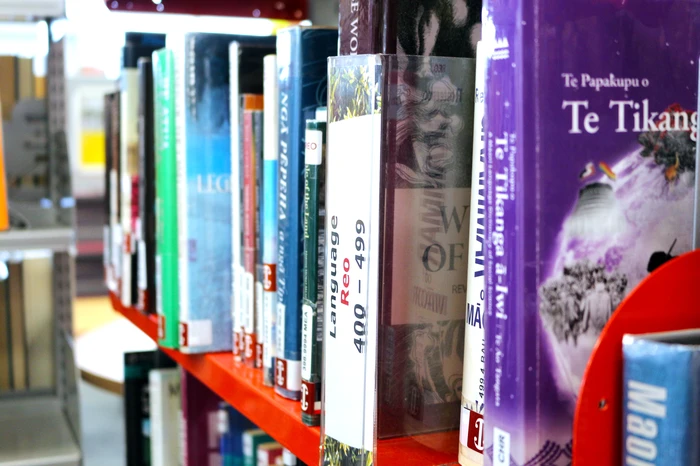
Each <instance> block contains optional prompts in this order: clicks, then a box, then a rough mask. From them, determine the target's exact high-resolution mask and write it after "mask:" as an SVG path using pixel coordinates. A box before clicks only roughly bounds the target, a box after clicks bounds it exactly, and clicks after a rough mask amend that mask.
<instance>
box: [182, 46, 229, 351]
mask: <svg viewBox="0 0 700 466" xmlns="http://www.w3.org/2000/svg"><path fill="white" fill-rule="evenodd" d="M227 40H229V36H221V35H216V34H187V35H186V36H185V42H186V44H185V47H186V49H185V71H186V74H185V79H186V83H185V96H186V99H185V120H186V121H185V131H186V132H187V144H186V146H185V148H184V149H185V151H186V154H185V158H186V176H187V179H186V183H185V184H186V185H187V187H188V188H187V191H188V192H187V198H186V199H185V201H186V202H187V212H186V213H185V212H182V210H181V211H180V213H182V215H183V216H187V217H188V220H187V225H186V226H185V227H184V234H185V235H186V244H185V245H182V244H181V245H180V246H181V248H184V249H185V252H184V253H183V251H182V249H180V251H179V252H180V257H181V259H184V261H186V262H187V263H188V268H189V271H188V272H187V273H188V280H187V281H186V282H185V284H186V286H187V287H188V293H187V296H186V297H187V299H188V302H187V307H188V309H186V310H185V316H183V315H182V314H181V316H180V317H181V318H180V328H181V331H180V335H181V342H180V348H181V350H182V351H183V352H186V353H206V352H213V351H230V350H231V349H232V338H231V336H232V335H231V328H232V323H231V311H230V308H229V304H230V297H231V267H232V265H231V256H232V253H231V241H230V240H231V235H232V233H231V210H232V208H231V190H230V178H231V154H230V151H231V148H230V144H231V142H230V138H231V135H230V128H229V125H230V120H229V102H228V97H229V93H230V89H229V78H228V73H225V72H224V70H222V69H221V68H222V67H223V66H226V70H228V66H229V63H228V45H229V44H228V42H227ZM190 155H192V156H190ZM180 234H183V231H180ZM180 292H181V293H182V294H184V293H183V290H182V289H181V290H180ZM182 294H181V296H182ZM181 311H182V308H181Z"/></svg>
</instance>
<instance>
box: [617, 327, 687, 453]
mask: <svg viewBox="0 0 700 466" xmlns="http://www.w3.org/2000/svg"><path fill="white" fill-rule="evenodd" d="M622 352H623V357H624V382H623V388H622V391H623V415H622V421H623V422H622V425H623V436H622V438H623V447H622V452H623V453H622V455H623V463H624V464H626V465H639V466H647V465H651V464H663V465H664V466H667V465H668V466H676V465H677V466H681V465H687V464H700V445H699V444H698V441H697V439H698V436H699V435H700V419H698V416H697V415H695V414H693V415H689V413H696V412H697V406H698V403H700V332H699V331H698V330H697V329H694V330H685V331H680V332H666V333H655V334H647V335H625V336H624V338H623V340H622Z"/></svg>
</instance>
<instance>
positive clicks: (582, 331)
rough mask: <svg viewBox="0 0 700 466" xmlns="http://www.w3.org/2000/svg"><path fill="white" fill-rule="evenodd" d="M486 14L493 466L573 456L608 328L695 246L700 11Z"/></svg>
mask: <svg viewBox="0 0 700 466" xmlns="http://www.w3.org/2000/svg"><path fill="white" fill-rule="evenodd" d="M484 14H485V15H487V16H485V19H486V21H485V23H484V31H488V34H489V35H487V36H486V37H485V41H486V42H487V43H489V44H490V49H489V50H488V52H489V56H490V60H489V63H488V70H487V81H486V87H487V89H488V90H489V92H488V93H487V94H486V104H485V105H486V129H485V134H486V151H485V167H486V172H485V179H484V186H485V189H486V224H485V227H486V228H485V229H486V237H487V238H489V239H490V240H489V241H488V243H487V244H488V247H487V260H486V275H485V281H486V284H487V285H486V302H485V306H486V310H487V322H489V325H487V327H486V356H487V358H486V370H487V373H486V408H485V416H486V417H485V421H486V425H487V426H488V428H487V430H486V441H485V455H484V456H485V463H486V464H496V465H501V464H504V463H503V460H502V459H501V458H508V457H510V458H511V460H510V461H511V462H512V463H514V464H527V463H528V462H536V461H540V460H539V459H540V458H543V457H546V458H550V457H555V456H558V457H560V458H561V460H560V461H570V458H571V448H572V432H571V428H572V421H573V413H574V409H575V406H576V400H577V397H578V393H579V389H580V386H581V381H582V377H583V374H584V371H585V368H586V365H587V363H588V360H589V358H590V355H591V351H592V350H593V348H594V346H595V344H596V341H597V340H598V337H599V335H600V334H601V331H602V330H603V328H604V327H605V326H606V323H607V322H608V320H609V319H610V317H611V316H612V314H613V313H614V312H615V309H616V308H617V306H618V305H619V304H620V302H621V301H622V300H623V299H624V297H625V296H626V295H627V294H628V293H629V292H630V291H631V290H633V289H634V288H635V286H637V284H638V283H639V282H640V281H641V280H642V279H643V278H645V277H646V276H648V275H649V273H651V272H653V271H654V270H655V269H657V268H658V267H659V266H660V265H662V264H663V263H665V262H667V261H668V260H670V259H671V258H672V257H673V256H675V255H678V254H682V253H684V252H686V251H688V250H690V248H691V240H692V222H693V205H694V200H695V165H696V156H695V149H696V140H697V113H696V111H695V110H696V106H697V101H698V98H697V81H698V79H697V78H698V66H697V59H698V57H697V50H698V47H700V31H699V30H698V28H697V27H696V24H695V22H694V21H693V20H692V19H691V18H696V17H698V15H700V4H698V3H695V2H685V1H677V0H663V1H657V2H650V1H642V2H632V3H629V2H628V3H624V4H622V3H616V4H615V5H613V4H610V3H607V2H606V3H591V2H580V1H575V2H569V3H567V4H566V5H563V4H561V3H560V2H556V1H553V0H506V1H499V2H495V1H494V2H488V3H487V6H486V8H485V10H484ZM487 26H488V27H487ZM494 445H497V446H498V455H496V454H495V452H494Z"/></svg>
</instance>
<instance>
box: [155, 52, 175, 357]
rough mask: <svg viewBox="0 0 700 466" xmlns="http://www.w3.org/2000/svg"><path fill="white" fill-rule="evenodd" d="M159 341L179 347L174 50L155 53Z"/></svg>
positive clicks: (157, 308) (156, 268)
mask: <svg viewBox="0 0 700 466" xmlns="http://www.w3.org/2000/svg"><path fill="white" fill-rule="evenodd" d="M153 56H154V61H153V64H154V73H155V76H154V84H155V92H154V98H155V101H154V104H155V105H154V110H155V112H154V113H155V114H154V119H155V125H156V127H155V157H156V167H155V168H156V193H155V195H156V223H157V225H156V262H155V275H156V285H155V287H156V310H157V313H158V344H159V345H161V346H164V347H166V348H178V346H179V335H178V330H179V322H180V316H179V305H180V303H179V294H180V293H179V291H180V287H179V284H178V244H177V243H178V204H177V176H178V175H177V171H178V170H177V167H176V165H177V153H176V150H175V105H174V104H175V103H174V99H175V93H174V82H173V81H174V79H173V56H172V52H171V51H169V50H167V49H163V50H160V51H158V52H155V53H154V55H153Z"/></svg>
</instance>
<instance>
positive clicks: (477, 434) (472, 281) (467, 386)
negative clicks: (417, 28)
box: [459, 42, 486, 466]
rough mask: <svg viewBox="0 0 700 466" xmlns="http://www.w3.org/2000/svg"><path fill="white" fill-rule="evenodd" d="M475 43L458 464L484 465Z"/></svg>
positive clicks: (480, 60)
mask: <svg viewBox="0 0 700 466" xmlns="http://www.w3.org/2000/svg"><path fill="white" fill-rule="evenodd" d="M481 44H482V43H481V42H479V43H478V44H477V49H476V50H477V52H476V53H477V55H476V80H475V84H476V92H475V98H474V147H473V156H472V184H471V186H472V191H471V203H470V206H471V207H470V210H469V225H470V226H471V228H470V229H469V252H468V253H467V314H466V330H465V333H464V378H463V380H462V405H461V406H462V410H461V418H460V428H459V434H460V436H459V463H460V464H461V465H462V466H472V465H479V466H480V465H482V464H484V435H485V429H484V418H483V416H484V390H485V388H486V386H485V383H484V377H485V367H484V361H485V356H486V353H485V351H486V347H485V334H484V316H485V312H484V293H485V292H486V289H485V286H484V258H485V253H486V249H485V241H484V215H485V208H486V207H485V198H484V168H485V167H484V149H485V144H484V99H485V95H486V88H485V83H486V50H485V48H484V47H483V46H482V45H481Z"/></svg>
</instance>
